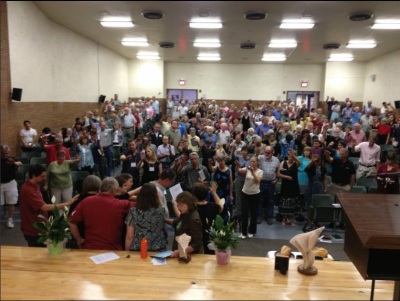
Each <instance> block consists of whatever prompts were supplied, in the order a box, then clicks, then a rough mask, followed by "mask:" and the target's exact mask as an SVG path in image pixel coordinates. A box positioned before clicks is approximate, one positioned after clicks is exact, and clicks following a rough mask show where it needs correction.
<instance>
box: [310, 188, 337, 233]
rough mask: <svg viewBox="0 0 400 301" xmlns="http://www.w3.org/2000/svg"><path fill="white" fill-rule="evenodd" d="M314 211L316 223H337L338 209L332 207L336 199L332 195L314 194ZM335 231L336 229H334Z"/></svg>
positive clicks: (312, 200) (312, 199)
mask: <svg viewBox="0 0 400 301" xmlns="http://www.w3.org/2000/svg"><path fill="white" fill-rule="evenodd" d="M311 202H312V205H311V206H312V209H313V211H314V216H313V220H314V223H316V224H320V223H329V224H330V223H332V222H333V223H334V225H335V223H336V212H335V210H336V208H335V207H334V206H333V205H332V204H333V203H334V197H333V196H332V195H330V194H313V195H312V197H311ZM334 229H335V227H334Z"/></svg>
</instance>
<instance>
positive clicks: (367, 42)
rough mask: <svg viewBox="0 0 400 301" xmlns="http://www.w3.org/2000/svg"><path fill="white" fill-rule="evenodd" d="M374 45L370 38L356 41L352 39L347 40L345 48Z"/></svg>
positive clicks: (370, 46)
mask: <svg viewBox="0 0 400 301" xmlns="http://www.w3.org/2000/svg"><path fill="white" fill-rule="evenodd" d="M374 47H376V42H375V41H372V40H365V41H361V40H360V41H358V40H353V41H349V43H348V44H347V48H374Z"/></svg>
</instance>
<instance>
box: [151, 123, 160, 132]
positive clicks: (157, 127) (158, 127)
mask: <svg viewBox="0 0 400 301" xmlns="http://www.w3.org/2000/svg"><path fill="white" fill-rule="evenodd" d="M160 129H161V124H160V123H159V122H156V123H155V124H154V126H153V131H154V132H159V131H160Z"/></svg>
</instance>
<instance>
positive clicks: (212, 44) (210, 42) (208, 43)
mask: <svg viewBox="0 0 400 301" xmlns="http://www.w3.org/2000/svg"><path fill="white" fill-rule="evenodd" d="M193 46H194V47H205V48H219V47H221V43H220V42H219V40H217V39H202V40H196V41H194V43H193Z"/></svg>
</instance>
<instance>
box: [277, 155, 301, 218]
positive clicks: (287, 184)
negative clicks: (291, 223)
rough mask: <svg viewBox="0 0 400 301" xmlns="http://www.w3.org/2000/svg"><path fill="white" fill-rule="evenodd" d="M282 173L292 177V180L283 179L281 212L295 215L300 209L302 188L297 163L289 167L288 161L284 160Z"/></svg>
mask: <svg viewBox="0 0 400 301" xmlns="http://www.w3.org/2000/svg"><path fill="white" fill-rule="evenodd" d="M280 173H282V174H284V175H286V176H290V177H292V180H287V179H282V186H281V205H280V207H279V212H280V213H281V214H284V215H293V214H295V213H296V212H298V211H299V210H300V188H299V182H298V180H297V174H298V170H297V164H296V163H293V164H292V165H291V166H290V167H289V165H288V163H287V161H284V162H283V168H282V169H281V170H280Z"/></svg>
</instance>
